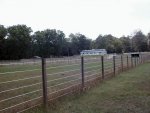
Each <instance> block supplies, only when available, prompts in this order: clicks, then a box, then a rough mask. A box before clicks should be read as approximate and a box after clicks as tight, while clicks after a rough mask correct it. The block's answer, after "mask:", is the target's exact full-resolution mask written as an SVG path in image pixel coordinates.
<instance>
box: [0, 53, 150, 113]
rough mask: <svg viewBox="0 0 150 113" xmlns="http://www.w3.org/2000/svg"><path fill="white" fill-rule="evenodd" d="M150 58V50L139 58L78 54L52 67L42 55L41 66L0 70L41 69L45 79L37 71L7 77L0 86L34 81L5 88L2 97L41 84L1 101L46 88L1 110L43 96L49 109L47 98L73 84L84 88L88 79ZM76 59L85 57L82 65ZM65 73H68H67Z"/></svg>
mask: <svg viewBox="0 0 150 113" xmlns="http://www.w3.org/2000/svg"><path fill="white" fill-rule="evenodd" d="M148 60H150V55H149V53H147V54H140V57H139V58H132V57H131V56H129V55H118V56H113V57H112V58H107V56H98V57H95V58H91V57H81V59H79V58H78V59H63V60H57V61H56V62H63V64H64V63H67V62H69V61H70V62H69V63H72V64H69V63H68V64H67V65H63V64H59V65H57V66H53V67H52V66H51V67H46V64H48V65H50V63H52V61H48V59H43V60H42V68H35V69H28V70H22V71H11V72H8V71H7V70H6V72H3V73H0V75H7V74H22V73H26V72H32V71H38V70H41V72H42V75H43V77H44V79H42V76H41V74H39V73H38V75H35V76H34V75H32V77H26V78H22V79H19V78H17V79H16V78H14V79H13V80H7V81H2V82H0V87H1V85H4V84H5V87H6V86H7V84H8V83H17V84H18V85H17V86H19V81H21V82H23V83H25V84H28V81H29V80H30V81H31V82H32V81H33V83H32V84H30V85H24V86H19V87H15V88H10V89H7V90H3V91H1V92H0V97H2V96H1V95H2V94H5V93H6V92H10V93H12V94H13V93H15V91H16V90H19V89H22V90H21V92H23V91H26V90H25V88H26V89H28V88H30V87H32V86H35V88H36V89H37V88H38V89H37V90H33V91H28V92H27V93H22V94H18V95H16V96H13V97H11V95H8V94H7V95H6V96H8V97H7V98H4V99H1V100H0V103H5V102H6V101H9V100H12V99H16V98H19V97H22V98H23V97H25V96H27V95H29V94H33V93H34V94H35V95H37V94H36V93H37V92H40V93H42V91H43V95H41V96H38V97H37V98H33V99H30V100H27V101H24V102H20V103H19V104H15V105H9V104H10V103H8V105H9V106H8V107H6V108H1V107H0V112H3V111H7V110H11V109H12V108H15V107H17V106H18V107H19V106H20V105H24V104H26V103H28V102H32V101H33V100H36V99H39V98H43V104H44V106H45V109H46V106H47V101H48V100H53V99H57V98H59V97H62V96H65V95H68V94H70V93H72V92H74V91H70V90H71V89H72V88H73V87H76V86H80V88H79V89H82V90H83V89H84V87H86V85H87V84H85V83H88V82H89V81H93V80H96V79H98V78H99V79H105V78H104V77H107V76H108V75H116V74H117V73H119V72H122V71H124V70H126V69H130V68H132V67H136V66H137V65H139V64H141V63H144V62H146V61H148ZM75 61H80V62H81V61H82V63H81V65H80V64H79V63H80V62H78V63H76V62H75ZM44 62H45V63H44ZM56 62H55V63H56ZM74 62H75V63H74ZM38 63H41V61H38ZM43 63H44V64H43ZM24 64H26V63H24ZM61 68H62V69H61ZM76 68H77V69H76ZM50 69H55V70H51V71H52V73H49V74H46V72H51V71H50ZM59 69H61V70H59ZM58 71H60V72H58ZM76 71H81V72H76ZM27 74H29V73H27ZM59 74H60V75H61V76H58V77H56V76H54V75H59ZM65 74H67V76H66V75H65ZM0 77H3V76H0ZM4 77H6V79H7V77H10V78H11V76H8V75H7V76H4ZM14 77H15V75H14ZM10 78H9V79H10ZM12 78H13V77H12ZM36 78H40V79H38V81H39V80H40V81H41V80H43V81H41V82H37V83H34V82H35V81H36ZM84 79H85V80H84ZM4 80H5V79H4ZM56 81H57V82H56ZM76 82H78V83H76ZM42 84H43V87H42V88H39V87H37V85H42ZM63 85H64V86H63ZM66 85H68V86H69V87H65V86H66ZM59 86H61V87H62V88H60V87H59ZM8 87H9V86H8ZM40 87H41V86H40ZM51 88H52V89H53V90H54V91H53V90H52V89H51ZM55 88H56V89H55ZM31 90H32V89H31ZM48 90H52V92H51V93H48V92H47V91H48ZM74 90H75V89H74ZM66 91H67V93H66ZM59 92H60V94H59ZM56 93H58V94H57V95H56V97H55V95H54V98H51V99H48V98H49V96H50V95H53V94H56ZM5 104H7V103H5ZM12 104H13V103H12ZM41 104H42V103H41ZM38 105H39V104H38ZM33 106H34V105H33ZM35 106H36V105H35ZM30 107H32V106H30ZM27 109H29V108H28V107H27V108H22V109H20V111H17V112H18V113H19V112H21V111H25V110H27ZM13 111H14V110H12V113H13Z"/></svg>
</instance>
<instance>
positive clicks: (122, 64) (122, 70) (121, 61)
mask: <svg viewBox="0 0 150 113" xmlns="http://www.w3.org/2000/svg"><path fill="white" fill-rule="evenodd" d="M121 70H122V71H123V56H122V55H121Z"/></svg>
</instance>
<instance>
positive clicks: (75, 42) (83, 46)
mask: <svg viewBox="0 0 150 113" xmlns="http://www.w3.org/2000/svg"><path fill="white" fill-rule="evenodd" d="M69 37H70V39H71V47H72V53H73V54H79V53H80V52H81V51H82V50H89V49H91V42H92V41H91V40H90V39H88V38H87V37H86V36H85V35H83V34H80V33H76V34H70V36H69Z"/></svg>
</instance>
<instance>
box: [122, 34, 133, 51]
mask: <svg viewBox="0 0 150 113" xmlns="http://www.w3.org/2000/svg"><path fill="white" fill-rule="evenodd" d="M120 41H121V42H122V49H123V51H124V52H130V51H131V39H130V38H129V36H127V37H125V36H122V37H120Z"/></svg>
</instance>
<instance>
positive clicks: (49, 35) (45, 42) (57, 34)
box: [32, 29, 66, 57]
mask: <svg viewBox="0 0 150 113" xmlns="http://www.w3.org/2000/svg"><path fill="white" fill-rule="evenodd" d="M32 40H33V42H34V48H35V49H36V50H35V51H36V54H37V55H39V56H41V57H50V56H51V55H53V56H61V55H62V54H63V53H62V51H63V50H62V49H63V45H64V43H65V41H66V40H65V34H64V33H63V32H62V31H60V30H55V29H47V30H44V31H37V32H35V33H34V35H33V37H32Z"/></svg>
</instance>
